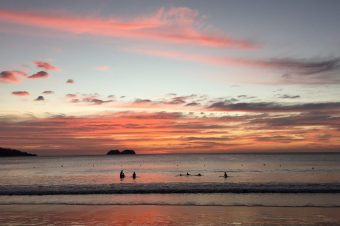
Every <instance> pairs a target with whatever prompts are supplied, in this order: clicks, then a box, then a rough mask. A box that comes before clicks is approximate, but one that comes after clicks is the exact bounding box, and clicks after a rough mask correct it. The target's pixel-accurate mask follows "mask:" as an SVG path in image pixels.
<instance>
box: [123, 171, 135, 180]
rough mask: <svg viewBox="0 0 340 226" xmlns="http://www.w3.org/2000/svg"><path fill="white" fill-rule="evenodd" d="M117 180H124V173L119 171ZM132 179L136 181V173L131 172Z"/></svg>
mask: <svg viewBox="0 0 340 226" xmlns="http://www.w3.org/2000/svg"><path fill="white" fill-rule="evenodd" d="M119 178H120V179H124V178H125V173H124V171H123V170H121V171H120V175H119ZM132 178H133V179H136V178H137V175H136V172H133V174H132Z"/></svg>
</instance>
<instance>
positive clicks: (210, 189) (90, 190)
mask: <svg viewBox="0 0 340 226" xmlns="http://www.w3.org/2000/svg"><path fill="white" fill-rule="evenodd" d="M195 193H206V194H213V193H340V183H319V184H312V183H120V184H99V185H98V184H95V185H94V184H85V185H48V186H47V185H1V186H0V195H86V194H195Z"/></svg>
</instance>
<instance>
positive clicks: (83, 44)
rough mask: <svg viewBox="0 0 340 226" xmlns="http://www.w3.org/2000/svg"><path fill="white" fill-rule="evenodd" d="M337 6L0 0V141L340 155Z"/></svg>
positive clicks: (70, 147) (73, 148)
mask: <svg viewBox="0 0 340 226" xmlns="http://www.w3.org/2000/svg"><path fill="white" fill-rule="evenodd" d="M339 12H340V1H338V0H323V1H320V0H299V1H293V0H291V1H275V2H274V1H271V0H266V1H264V0H257V1H254V0H248V1H246V0H234V1H227V0H213V1H206V0H185V1H183V0H179V1H165V0H163V1H161V0H160V1H151V0H140V1H136V0H124V1H113V0H100V1H99V0H98V1H93V0H73V1H69V0H58V1H46V0H26V1H22V0H1V1H0V47H1V51H0V58H1V61H0V146H1V147H11V148H16V149H20V150H24V151H30V152H34V153H37V154H40V155H55V154H58V155H74V154H103V153H105V152H106V151H107V150H110V149H127V148H132V149H134V150H136V151H137V152H138V153H148V154H152V153H193V152H207V153H219V152H269V151H270V152H315V151H321V152H323V151H340V99H339V97H340V13H339Z"/></svg>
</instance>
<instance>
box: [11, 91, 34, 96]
mask: <svg viewBox="0 0 340 226" xmlns="http://www.w3.org/2000/svg"><path fill="white" fill-rule="evenodd" d="M12 95H15V96H29V95H30V93H29V92H27V91H13V92H12Z"/></svg>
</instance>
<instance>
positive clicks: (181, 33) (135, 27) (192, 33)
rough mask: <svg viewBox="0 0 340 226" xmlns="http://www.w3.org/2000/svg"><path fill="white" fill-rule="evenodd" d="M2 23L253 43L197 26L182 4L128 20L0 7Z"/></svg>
mask: <svg viewBox="0 0 340 226" xmlns="http://www.w3.org/2000/svg"><path fill="white" fill-rule="evenodd" d="M0 20H1V21H3V22H9V23H15V24H23V25H29V26H35V27H41V28H45V29H52V30H57V31H61V32H68V33H74V34H91V35H100V36H108V37H120V38H130V39H144V40H152V41H159V42H168V43H179V44H189V45H197V46H210V47H216V48H240V49H252V48H256V47H257V44H255V43H253V42H250V41H247V40H240V39H235V38H231V37H229V36H227V35H225V34H223V33H222V32H212V31H208V30H204V29H201V28H200V27H202V26H199V24H201V23H200V18H199V13H198V12H197V11H195V10H193V9H190V8H186V7H174V8H168V9H165V8H161V9H159V10H158V11H157V12H155V13H153V14H151V15H150V16H146V17H139V18H135V19H132V20H130V21H123V20H121V19H118V18H106V19H105V18H98V17H81V16H74V15H65V14H58V15H57V14H53V13H48V14H47V13H41V12H23V11H14V10H6V9H0Z"/></svg>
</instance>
